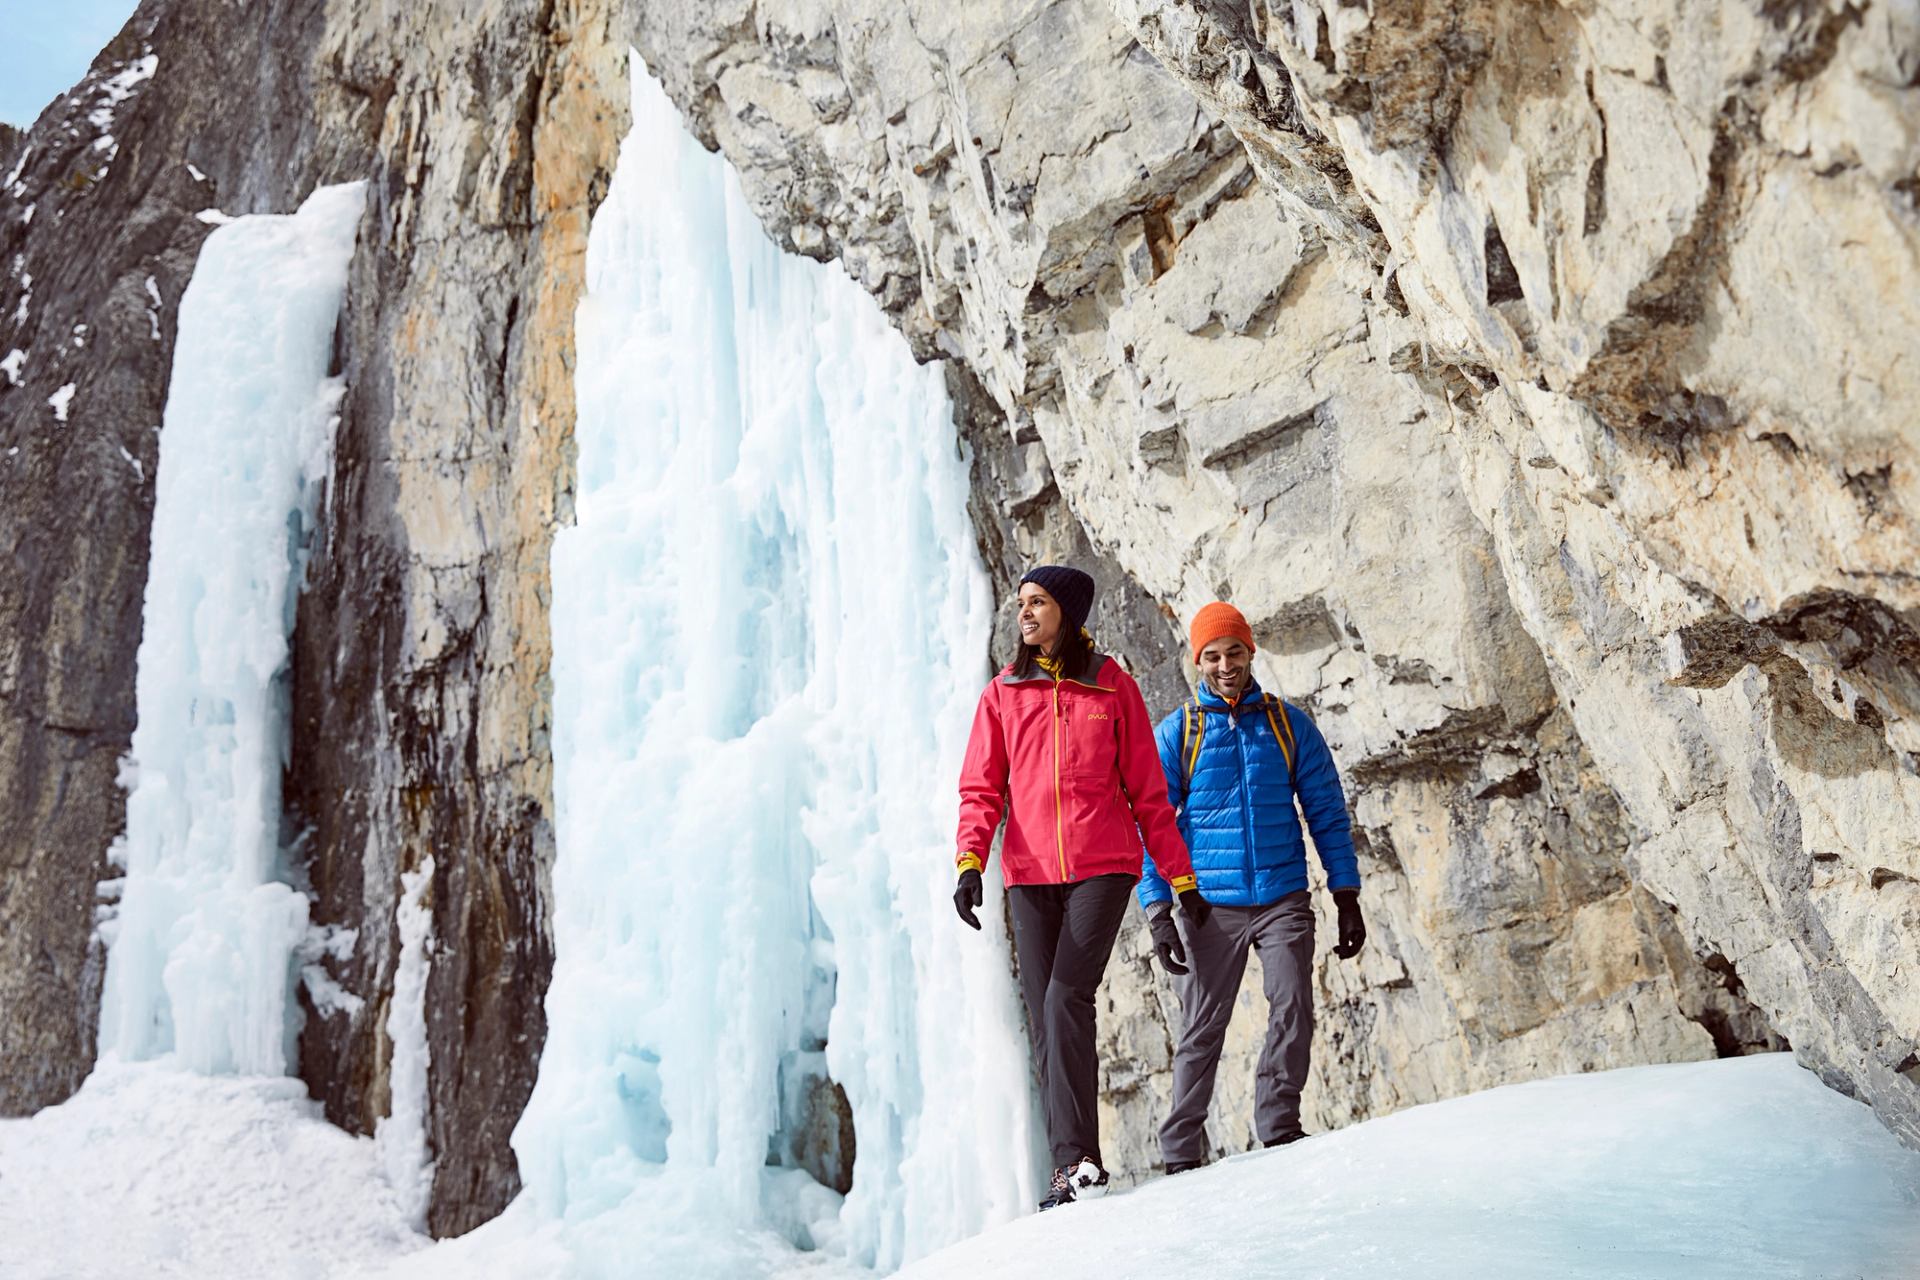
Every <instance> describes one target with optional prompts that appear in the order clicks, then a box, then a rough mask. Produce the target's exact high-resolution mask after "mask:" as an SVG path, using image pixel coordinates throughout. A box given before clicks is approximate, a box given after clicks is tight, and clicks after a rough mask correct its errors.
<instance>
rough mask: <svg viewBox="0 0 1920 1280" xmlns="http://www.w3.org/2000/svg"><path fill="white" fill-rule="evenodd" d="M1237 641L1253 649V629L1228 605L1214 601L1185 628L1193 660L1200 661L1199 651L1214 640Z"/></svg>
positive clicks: (1202, 609)
mask: <svg viewBox="0 0 1920 1280" xmlns="http://www.w3.org/2000/svg"><path fill="white" fill-rule="evenodd" d="M1225 639H1233V640H1238V641H1239V642H1240V643H1241V644H1244V645H1245V646H1247V648H1249V649H1252V648H1254V647H1255V646H1254V643H1253V628H1252V627H1249V626H1248V625H1247V619H1246V616H1245V615H1244V614H1242V613H1241V612H1240V611H1239V610H1238V609H1236V608H1234V607H1233V606H1232V605H1230V604H1223V603H1221V602H1220V601H1218V600H1216V601H1214V602H1213V603H1212V604H1210V605H1206V606H1204V607H1202V608H1201V610H1200V612H1198V613H1196V614H1194V615H1193V625H1192V626H1190V627H1188V628H1187V643H1188V644H1190V645H1192V646H1193V660H1194V662H1195V663H1196V664H1197V663H1198V662H1199V661H1200V651H1201V650H1202V649H1204V648H1206V647H1207V646H1208V645H1210V644H1212V643H1213V642H1214V641H1215V640H1225Z"/></svg>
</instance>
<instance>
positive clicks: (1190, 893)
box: [1180, 889, 1213, 929]
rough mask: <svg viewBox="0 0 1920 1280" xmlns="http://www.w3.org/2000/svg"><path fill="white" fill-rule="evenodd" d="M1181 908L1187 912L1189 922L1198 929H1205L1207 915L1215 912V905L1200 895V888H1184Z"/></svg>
mask: <svg viewBox="0 0 1920 1280" xmlns="http://www.w3.org/2000/svg"><path fill="white" fill-rule="evenodd" d="M1180 909H1181V910H1182V911H1184V912H1186V913H1187V923H1188V924H1190V925H1192V926H1193V927H1194V928H1196V929H1203V928H1205V927H1206V924H1207V917H1208V916H1209V915H1211V914H1213V906H1212V904H1210V903H1209V902H1208V901H1207V900H1206V899H1205V898H1203V897H1201V896H1200V891H1199V890H1198V889H1187V890H1183V891H1182V892H1181V894H1180Z"/></svg>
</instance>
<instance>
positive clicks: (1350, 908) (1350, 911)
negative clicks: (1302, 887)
mask: <svg viewBox="0 0 1920 1280" xmlns="http://www.w3.org/2000/svg"><path fill="white" fill-rule="evenodd" d="M1333 904H1334V906H1335V907H1336V908H1338V909H1339V912H1340V941H1339V942H1338V943H1336V944H1335V945H1334V948H1333V954H1335V955H1337V956H1339V957H1340V958H1341V959H1342V960H1351V959H1353V958H1354V957H1355V956H1357V955H1359V954H1360V948H1361V947H1362V946H1363V945H1364V944H1365V943H1366V941H1367V922H1366V921H1365V920H1362V919H1361V918H1360V891H1359V890H1358V889H1340V890H1337V891H1336V892H1335V893H1334V895H1333Z"/></svg>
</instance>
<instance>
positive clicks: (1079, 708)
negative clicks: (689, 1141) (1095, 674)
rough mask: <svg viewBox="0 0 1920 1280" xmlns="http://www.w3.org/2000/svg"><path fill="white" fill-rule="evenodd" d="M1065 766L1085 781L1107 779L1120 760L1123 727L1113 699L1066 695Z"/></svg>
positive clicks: (1063, 713) (1062, 724)
mask: <svg viewBox="0 0 1920 1280" xmlns="http://www.w3.org/2000/svg"><path fill="white" fill-rule="evenodd" d="M1060 711H1061V716H1060V735H1061V737H1060V744H1061V757H1060V760H1061V769H1062V770H1063V771H1064V772H1065V773H1066V774H1067V775H1068V776H1069V777H1073V778H1077V779H1080V780H1082V781H1105V780H1106V779H1108V778H1111V777H1112V776H1113V774H1114V770H1115V767H1116V765H1117V762H1118V760H1119V756H1120V750H1119V727H1118V725H1117V724H1116V723H1115V721H1114V716H1115V714H1116V712H1115V709H1114V705H1113V701H1112V699H1109V698H1100V697H1088V696H1076V695H1072V694H1062V695H1061V698H1060Z"/></svg>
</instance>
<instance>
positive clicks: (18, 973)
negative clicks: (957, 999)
mask: <svg viewBox="0 0 1920 1280" xmlns="http://www.w3.org/2000/svg"><path fill="white" fill-rule="evenodd" d="M262 50H264V51H265V54H264V55H261V54H260V52H259V51H262ZM624 50H625V46H624V44H623V43H621V42H619V41H616V40H615V39H614V38H613V30H612V18H611V16H610V14H609V13H608V12H607V11H606V10H605V9H604V7H596V6H576V5H568V4H558V3H542V4H534V3H499V4H484V5H480V6H473V5H462V6H452V5H429V6H412V7H410V8H408V9H407V11H406V13H405V14H404V15H400V16H396V15H395V14H392V13H389V12H388V11H387V9H386V8H385V7H383V6H371V5H366V4H362V3H354V2H352V0H338V2H336V3H331V4H327V5H310V4H284V5H259V6H247V7H245V8H243V9H241V10H237V11H233V12H228V11H227V10H226V9H224V8H222V9H220V10H219V11H217V12H216V11H213V10H211V9H205V8H202V7H199V6H193V5H187V4H168V3H148V4H146V5H144V6H142V8H141V9H140V11H139V12H138V13H137V14H136V15H135V17H134V18H133V20H132V21H131V22H130V23H129V25H128V27H127V29H126V31H124V32H123V33H122V34H121V36H120V37H119V38H118V39H117V40H116V41H115V42H114V44H113V45H112V46H110V47H109V48H108V49H107V50H106V51H105V52H104V53H103V54H102V56H101V58H100V60H99V61H98V62H96V64H95V67H94V70H93V72H92V73H91V74H90V75H89V77H88V79H87V80H86V81H85V82H83V84H82V85H81V86H80V87H79V88H78V89H76V90H75V91H74V93H73V94H71V95H69V97H68V98H67V99H65V100H63V101H62V102H60V103H57V104H55V106H54V107H53V108H52V109H50V110H49V112H48V113H47V114H46V115H43V116H42V118H41V119H40V121H39V122H38V123H37V124H36V125H35V127H34V129H33V130H31V131H30V132H29V133H28V134H26V135H24V136H21V137H18V138H16V139H15V141H14V142H13V143H12V144H11V148H10V150H9V153H8V154H7V155H6V157H5V160H4V165H5V168H6V169H8V170H13V169H14V168H15V166H16V164H17V165H18V172H17V173H15V174H14V175H13V176H12V177H11V178H10V179H9V184H8V195H9V197H10V199H8V200H7V201H6V203H5V206H4V210H5V212H4V221H0V235H4V237H5V241H4V243H5V245H6V250H7V262H8V270H9V280H8V289H7V297H6V306H7V315H6V316H0V344H4V347H3V348H0V349H6V348H16V347H17V348H20V349H22V350H23V351H25V352H26V353H27V354H26V357H25V360H24V367H23V368H22V369H20V370H19V371H18V374H19V377H18V381H17V382H16V383H15V384H14V385H12V386H11V387H10V388H9V387H7V386H6V384H3V383H0V541H3V542H4V545H5V547H6V550H7V552H8V556H9V564H10V567H11V570H12V571H11V572H9V573H8V574H6V575H4V577H0V654H3V655H4V658H3V659H0V673H4V674H3V675H0V680H3V681H4V682H3V683H0V759H4V760H5V761H6V767H5V775H6V779H7V786H8V788H9V794H8V797H7V798H8V801H9V804H8V812H9V813H10V815H12V817H11V819H10V821H9V824H8V827H7V830H6V834H5V839H4V841H0V894H4V901H5V909H6V913H7V918H8V921H9V928H8V930H7V932H6V937H5V939H4V941H0V1007H4V1009H5V1014H4V1016H0V1080H4V1081H5V1085H4V1086H0V1106H4V1107H5V1108H6V1109H7V1110H8V1111H9V1112H15V1111H22V1110H31V1109H33V1108H35V1107H38V1106H41V1105H45V1104H47V1103H49V1102H54V1101H58V1100H59V1099H60V1098H62V1097H64V1096H65V1095H66V1094H67V1093H69V1092H71V1091H72V1089H73V1088H74V1087H75V1086H76V1085H77V1084H78V1083H79V1081H80V1079H81V1078H82V1077H83V1076H84V1075H85V1073H86V1071H87V1069H88V1067H89V1065H90V1064H91V1061H92V1054H93V1023H94V1017H95V1010H96V1004H97V989H98V967H99V957H98V954H97V948H94V947H92V946H91V944H90V939H91V938H92V934H93V919H92V915H93V908H94V902H93V895H94V891H93V886H94V884H95V883H96V882H98V881H100V880H102V879H104V878H106V876H107V874H108V869H107V866H106V861H105V854H106V851H107V847H108V844H109V842H110V841H111V839H112V838H113V837H114V835H115V834H116V833H117V832H118V831H119V830H120V829H121V827H122V825H123V821H124V796H123V795H122V794H121V793H119V792H118V791H117V790H116V789H115V787H114V775H115V761H116V759H117V757H118V756H119V755H120V754H122V753H123V752H124V751H125V750H126V748H127V744H128V740H129V737H130V734H131V729H132V724H133V716H134V705H133V660H134V653H135V650H136V648H137V646H138V639H139V617H140V600H141V593H142V589H143V587H144V583H145V576H146V539H147V524H148V521H149V519H150V517H151V512H152V488H151V477H152V474H153V468H154V465H155V461H156V457H155V447H154V446H155V440H156V431H157V428H158V424H159V421H160V410H161V406H162V403H163V402H164V398H165V393H166V385H167V374H168V370H169V367H170V360H171V334H172V324H173V317H174V315H175V308H176V307H177V304H178V299H179V295H180V292H181V290H182V289H183V288H184V287H185V285H186V282H187V279H188V276H189V275H190V273H191V270H192V265H193V260H194V255H195V252H196V251H197V247H198V244H199V240H200V238H201V237H202V236H204V235H205V233H206V232H207V231H208V230H210V227H209V226H207V225H206V224H205V223H202V222H200V221H197V220H196V219H195V217H194V214H195V213H196V212H197V211H198V210H200V209H204V208H207V207H210V206H212V207H218V208H221V209H224V210H225V211H226V212H228V213H234V214H238V213H247V212H285V211H288V210H290V209H292V208H293V207H294V206H295V205H297V204H298V202H299V200H300V199H301V198H302V197H303V196H304V195H305V194H306V193H307V192H308V191H310V190H311V189H312V188H313V187H314V186H316V185H318V184H321V183H324V182H334V181H344V180H348V179H353V178H371V179H373V181H372V183H371V184H370V188H369V196H368V199H369V209H368V213H367V216H366V220H365V221H364V222H363V224H362V226H361V231H360V246H359V251H358V254H357V256H356V258H355V262H354V267H353V273H352V278H351V281H350V284H349V290H348V296H349V302H348V306H347V309H346V312H345V313H344V314H343V316H342V318H341V323H340V327H339V330H338V332H337V334H336V347H337V349H338V364H339V366H340V369H341V370H342V372H343V373H344V375H345V377H346V382H347V387H348V392H347V399H346V402H345V404H344V405H343V408H342V416H341V422H340V425H339V429H338V447H337V466H336V475H335V480H334V484H333V488H332V491H331V493H330V494H329V495H328V498H327V502H326V509H325V512H324V523H323V530H322V538H321V543H320V545H319V546H318V547H317V548H316V552H315V557H314V561H313V565H312V568H311V578H310V584H309V589H308V591H307V593H306V595H305V596H304V597H303V599H302V602H301V613H300V618H299V621H298V624H297V629H296V634H295V657H294V673H293V674H294V681H293V688H294V712H295V725H294V732H293V758H292V761H291V765H290V769H289V777H288V786H287V791H286V794H287V797H288V806H289V813H288V815H287V816H288V821H287V833H288V836H289V838H290V839H291V840H294V841H296V842H297V845H296V847H297V848H298V849H299V850H300V851H301V852H302V853H303V855H304V857H303V861H304V862H305V864H306V865H307V867H308V868H309V874H310V876H311V881H312V889H313V892H314V896H315V899H316V905H315V919H316V921H317V922H319V923H321V924H324V925H330V926H337V927H338V928H340V929H344V930H351V931H352V933H351V934H350V935H336V937H348V938H350V940H351V946H350V947H349V948H347V949H345V950H344V951H342V952H341V953H340V954H339V955H328V956H322V955H320V954H316V955H315V956H314V957H312V958H313V959H314V961H315V962H316V963H319V964H322V965H323V966H325V967H326V969H327V970H328V971H329V974H330V976H331V977H332V978H334V979H335V980H336V981H338V982H339V983H340V984H342V985H343V986H344V987H345V989H346V990H347V991H348V992H349V993H351V994H353V995H355V996H358V997H360V1000H361V1003H360V1004H359V1005H358V1007H357V1008H354V1009H352V1010H351V1011H349V1010H347V1009H335V1010H333V1011H331V1012H322V1011H321V1010H319V1009H317V1008H311V1009H309V1011H308V1017H307V1024H306V1030H305V1033H304V1035H303V1037H302V1045H301V1069H302V1073H303V1074H304V1075H305V1076H306V1078H307V1080H308V1082H309V1084H310V1086H311V1087H312V1089H313V1091H314V1093H315V1094H316V1096H318V1097H320V1098H322V1099H323V1100H324V1101H325V1102H326V1104H327V1113H328V1115H329V1116H330V1117H331V1118H332V1119H334V1120H335V1121H336V1122H337V1123H340V1124H342V1125H344V1126H346V1127H347V1128H350V1129H354V1130H358V1131H363V1132H364V1131H367V1130H370V1129H371V1128H372V1126H373V1124H374V1122H375V1121H376V1120H377V1119H378V1118H379V1117H380V1116H382V1115H384V1114H385V1112H386V1110H387V1105H388V1104H387V1090H386V1067H387V1060H388V1058H389V1056H390V1047H389V1046H388V1045H387V1043H386V1042H385V1036H384V1030H383V1028H384V1025H385V1021H386V1001H387V997H388V994H389V993H390V986H391V974H392V969H393V965H394V962H395V959H396V957H397V952H398V939H397V937H396V936H395V933H394V930H393V927H392V922H393V913H394V907H395V903H396V899H397V897H398V893H399V876H400V873H401V872H402V871H405V870H410V869H412V868H413V867H414V866H415V865H417V864H418V863H419V862H420V861H421V860H422V859H424V858H425V857H427V856H428V855H433V856H434V857H435V866H436V868H437V870H436V875H435V882H434V884H433V886H432V889H431V893H430V898H431V902H432V906H433V914H434V933H435V938H436V943H435V949H434V953H433V958H432V970H431V977H430V980H429V991H428V1008H429V1011H430V1013H429V1018H430V1026H429V1039H430V1044H431V1049H432V1073H431V1080H430V1088H431V1093H432V1119H431V1123H430V1130H431V1132H430V1135H429V1136H430V1139H431V1142H432V1147H433V1150H434V1152H435V1153H436V1155H437V1157H438V1164H437V1168H436V1180H435V1187H434V1197H433V1207H432V1210H431V1213H430V1216H429V1223H430V1225H431V1226H432V1227H433V1228H434V1229H435V1230H436V1231H438V1232H442V1233H451V1232H455V1231H459V1230H463V1229H465V1228H467V1227H470V1226H473V1225H475V1224H476V1223H478V1222H480V1221H483V1220H484V1219H485V1218H487V1217H489V1216H491V1215H492V1214H493V1213H495V1212H497V1211H498V1210H499V1209H500V1208H501V1207H503V1206H504V1205H505V1203H506V1202H507V1200H508V1199H509V1198H511V1196H512V1194H513V1192H514V1190H515V1189H516V1187H517V1185H518V1183H517V1178H516V1175H515V1173H514V1168H513V1158H512V1154H511V1152H510V1151H509V1149H508V1147H507V1141H506V1139H507V1135H508V1133H509V1132H510V1130H511V1129H512V1126H513V1123H514V1121H515V1119H517V1118H518V1115H519V1112H520V1108H521V1106H522V1105H523V1104H524V1102H525V1100H526V1096H527V1093H528V1091H529V1090H530V1088H531V1086H532V1081H533V1072H534V1068H535V1065H536V1063H537V1061H538V1056H539V1050H540V1045H541V1042H542V1039H543V1035H544V1020H543V1017H542V1010H541V998H542V996H543V995H544V992H545V987H546V978H547V972H548V968H549V965H550V963H551V940H550V936H549V930H548V927H547V924H546V911H547V894H546V891H545V884H546V879H547V873H548V870H549V868H550V866H551V859H552V832H551V826H550V810H551V780H550V773H551V764H550V759H549V751H548V747H547V717H548V702H549V698H548V689H547V675H546V673H547V662H548V644H547V622H546V605H545V600H546V575H547V547H548V540H549V538H550V536H551V532H552V530H553V529H554V528H555V527H557V525H558V524H559V523H560V522H561V521H562V520H564V519H565V518H566V515H567V501H568V498H567V495H568V490H569V486H570V483H571V466H572V464H571V454H570V448H569V444H570V438H571V431H572V418H573V409H572V389H573V383H572V368H571V351H572V347H571V332H572V320H573V311H574V304H575V302H576V301H577V298H578V293H579V289H580V280H581V263H582V259H583V255H584V252H585V246H586V227H587V221H588V218H589V216H590V213H591V209H592V205H593V203H594V202H595V201H596V200H597V198H598V193H599V191H601V190H602V189H604V184H605V179H606V174H607V171H608V167H609V165H610V164H611V161H612V154H613V148H614V147H615V145H616V144H617V142H618V140H619V138H620V136H621V134H622V133H623V132H624V127H625V119H624V117H625V102H626V97H625V91H624V84H625V80H624V76H625V71H624V66H623V65H622V64H623V62H624ZM149 57H151V58H154V59H156V60H157V61H156V63H155V67H154V69H153V71H152V74H151V75H150V77H148V78H146V79H143V80H139V81H137V82H136V83H135V84H133V85H132V86H130V87H129V88H128V89H127V90H126V91H123V92H120V93H119V97H118V98H117V99H116V101H115V102H113V103H111V104H109V103H107V99H108V98H110V97H113V96H114V91H113V90H110V89H109V88H108V87H107V86H109V85H116V84H119V83H120V82H121V81H120V80H116V77H120V78H121V80H124V79H125V74H124V73H125V71H126V69H127V68H128V67H129V66H138V65H141V62H142V60H143V59H146V58H149ZM209 86H217V89H215V90H213V91H209ZM103 104H104V105H110V106H112V107H113V116H112V118H111V119H110V120H109V119H106V118H105V117H103V116H101V115H99V114H97V113H98V112H100V111H101V110H102V109H103ZM109 132H110V133H111V134H112V136H113V139H114V140H113V142H110V143H106V144H104V145H103V144H102V143H101V142H100V139H102V138H103V137H105V136H106V135H107V134H108V133H109ZM16 184H17V185H16ZM29 277H31V278H32V279H31V286H29V283H28V278H29ZM29 287H30V288H31V293H32V300H31V301H29V302H24V303H23V302H19V301H18V300H19V299H21V298H26V297H27V296H28V293H29ZM81 325H85V326H87V327H86V328H84V329H82V328H77V327H76V326H81ZM78 339H86V340H87V341H86V344H85V346H84V348H83V347H82V345H81V342H80V341H77V340H78ZM66 382H74V383H76V384H77V389H76V391H75V393H74V395H73V398H72V400H71V402H70V404H69V406H68V411H67V413H66V414H65V415H64V416H63V417H61V418H58V419H56V415H55V414H54V412H53V411H52V410H51V409H50V408H49V406H48V404H47V398H48V396H49V395H51V394H53V393H54V392H55V391H56V390H57V389H58V388H59V387H60V386H62V385H63V384H64V383H66ZM9 449H14V450H17V453H6V452H5V451H6V450H9ZM316 942H318V939H316Z"/></svg>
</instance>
